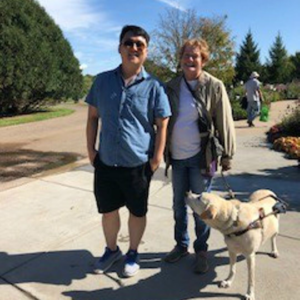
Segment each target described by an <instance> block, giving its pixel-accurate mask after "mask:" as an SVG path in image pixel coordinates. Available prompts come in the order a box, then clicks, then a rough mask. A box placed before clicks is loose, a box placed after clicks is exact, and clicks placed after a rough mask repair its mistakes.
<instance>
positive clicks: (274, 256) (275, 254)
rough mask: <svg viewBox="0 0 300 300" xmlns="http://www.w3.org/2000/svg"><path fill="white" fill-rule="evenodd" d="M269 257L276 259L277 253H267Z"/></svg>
mask: <svg viewBox="0 0 300 300" xmlns="http://www.w3.org/2000/svg"><path fill="white" fill-rule="evenodd" d="M269 256H270V257H272V258H278V257H279V253H278V252H271V253H269Z"/></svg>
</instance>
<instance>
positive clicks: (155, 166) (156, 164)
mask: <svg viewBox="0 0 300 300" xmlns="http://www.w3.org/2000/svg"><path fill="white" fill-rule="evenodd" d="M159 165H160V160H157V159H153V158H151V159H150V167H151V170H152V172H153V173H154V172H155V171H156V170H157V169H158V168H159Z"/></svg>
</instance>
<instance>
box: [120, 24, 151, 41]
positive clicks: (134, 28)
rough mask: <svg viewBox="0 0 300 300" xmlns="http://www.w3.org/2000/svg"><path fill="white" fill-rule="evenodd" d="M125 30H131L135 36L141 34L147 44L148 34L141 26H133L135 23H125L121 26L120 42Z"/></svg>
mask: <svg viewBox="0 0 300 300" xmlns="http://www.w3.org/2000/svg"><path fill="white" fill-rule="evenodd" d="M127 32H132V33H133V34H134V35H135V36H142V37H143V38H145V40H146V42H147V45H148V44H149V41H150V36H149V34H148V33H147V31H146V30H145V29H143V28H142V27H139V26H135V25H125V26H124V27H123V28H122V31H121V34H120V44H121V42H122V40H123V38H124V36H125V34H126V33H127Z"/></svg>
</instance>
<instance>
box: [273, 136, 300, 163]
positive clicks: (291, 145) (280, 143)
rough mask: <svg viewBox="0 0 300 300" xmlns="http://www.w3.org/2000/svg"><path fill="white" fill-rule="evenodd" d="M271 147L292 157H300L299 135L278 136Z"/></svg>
mask: <svg viewBox="0 0 300 300" xmlns="http://www.w3.org/2000/svg"><path fill="white" fill-rule="evenodd" d="M273 148H274V149H275V150H278V151H283V152H286V153H287V156H288V157H289V158H292V159H300V137H280V138H278V139H276V140H275V141H274V143H273Z"/></svg>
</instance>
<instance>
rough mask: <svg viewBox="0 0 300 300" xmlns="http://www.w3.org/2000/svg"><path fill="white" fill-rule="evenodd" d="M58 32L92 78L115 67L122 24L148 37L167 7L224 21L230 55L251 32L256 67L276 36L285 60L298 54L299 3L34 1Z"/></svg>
mask: <svg viewBox="0 0 300 300" xmlns="http://www.w3.org/2000/svg"><path fill="white" fill-rule="evenodd" d="M37 1H38V2H39V3H40V4H41V5H42V6H43V7H44V8H45V9H46V11H47V12H48V13H49V15H50V16H52V18H53V19H54V21H55V22H56V23H57V24H58V25H59V26H60V27H61V29H62V30H63V33H64V35H65V37H66V38H67V39H68V40H69V42H70V43H71V46H72V48H73V50H74V53H75V55H76V57H77V58H78V59H79V61H80V64H81V67H82V70H83V74H91V75H95V74H97V73H99V72H102V71H105V70H108V69H112V68H115V67H116V66H117V65H118V64H119V63H120V57H119V54H118V52H117V48H118V37H119V33H120V30H121V28H122V27H123V26H124V25H126V24H134V25H139V26H141V27H143V28H145V29H146V30H147V31H148V32H149V33H151V31H153V30H154V29H155V28H157V26H158V22H159V15H163V14H164V11H165V9H166V8H168V7H175V8H176V9H180V10H182V11H185V10H186V9H189V8H193V9H196V11H197V14H198V15H199V16H202V17H214V16H221V15H227V16H228V19H227V23H226V24H227V27H228V28H229V29H230V30H231V33H232V37H233V38H234V41H235V45H236V46H235V50H236V51H239V48H240V45H241V43H242V41H243V40H244V38H245V36H246V34H247V32H248V30H249V29H251V31H252V34H253V37H254V40H255V42H256V43H257V44H258V48H259V49H260V58H261V61H262V62H265V59H266V58H267V57H268V52H269V49H270V47H271V46H272V44H273V43H274V40H275V37H276V35H277V34H278V32H280V33H281V35H282V38H283V42H284V45H285V47H286V49H287V51H288V53H289V54H295V52H296V51H300V18H299V15H300V1H299V0H286V1H282V0H281V1H280V0H252V1H243V0H227V1H224V0H180V1H177V0H174V1H173V0H139V1H137V0H37Z"/></svg>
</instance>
